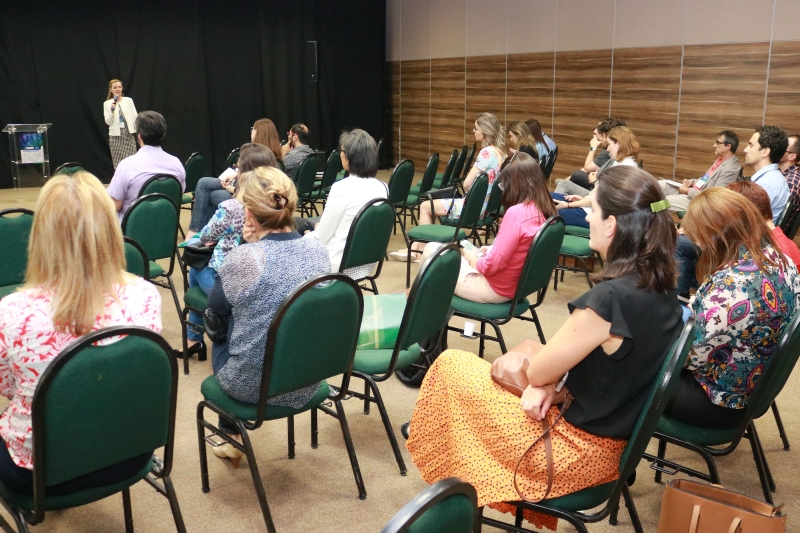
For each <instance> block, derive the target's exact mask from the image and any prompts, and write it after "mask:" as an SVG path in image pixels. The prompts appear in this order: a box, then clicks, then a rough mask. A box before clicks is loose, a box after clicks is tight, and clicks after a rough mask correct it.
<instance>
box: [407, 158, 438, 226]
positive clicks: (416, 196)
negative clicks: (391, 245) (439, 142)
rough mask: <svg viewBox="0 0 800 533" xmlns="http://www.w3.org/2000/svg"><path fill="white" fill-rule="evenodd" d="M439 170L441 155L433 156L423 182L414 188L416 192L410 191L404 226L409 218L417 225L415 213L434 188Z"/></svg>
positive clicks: (423, 175)
mask: <svg viewBox="0 0 800 533" xmlns="http://www.w3.org/2000/svg"><path fill="white" fill-rule="evenodd" d="M438 168H439V154H436V153H435V154H433V155H432V156H431V157H430V158H429V159H428V164H427V166H426V167H425V172H424V173H423V174H422V180H421V181H420V184H419V186H418V187H417V186H414V187H412V188H413V189H416V190H415V191H413V192H412V191H411V189H409V191H408V199H407V200H406V205H405V207H404V208H403V224H406V222H407V217H408V216H411V221H412V222H413V223H414V225H415V226H416V225H417V218H416V216H414V211H415V210H416V209H417V208H418V207H419V206H420V204H421V203H422V202H424V201H425V193H427V192H428V191H430V190H431V188H432V187H433V180H434V179H436V170H437V169H438Z"/></svg>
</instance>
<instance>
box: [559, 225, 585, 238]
mask: <svg viewBox="0 0 800 533" xmlns="http://www.w3.org/2000/svg"><path fill="white" fill-rule="evenodd" d="M564 234H566V235H574V236H576V237H584V238H586V239H588V238H589V228H584V227H583V226H564Z"/></svg>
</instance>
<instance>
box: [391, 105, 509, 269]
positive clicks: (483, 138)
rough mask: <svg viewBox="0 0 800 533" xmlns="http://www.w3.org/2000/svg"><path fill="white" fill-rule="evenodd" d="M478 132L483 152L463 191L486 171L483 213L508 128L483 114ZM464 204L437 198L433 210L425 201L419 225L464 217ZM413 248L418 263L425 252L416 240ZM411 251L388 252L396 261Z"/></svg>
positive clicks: (502, 155) (461, 200) (420, 213)
mask: <svg viewBox="0 0 800 533" xmlns="http://www.w3.org/2000/svg"><path fill="white" fill-rule="evenodd" d="M472 131H473V133H474V134H475V140H476V141H477V142H478V143H480V145H481V151H480V153H478V157H476V158H475V164H474V165H473V166H472V168H471V169H470V171H469V173H468V174H467V177H466V179H465V180H464V190H466V191H469V189H470V187H472V183H473V182H474V181H475V178H477V177H478V176H479V175H481V174H483V173H486V175H487V176H489V187H488V189H486V199H485V200H484V202H483V208H481V216H483V212H484V211H485V210H486V204H487V203H488V202H489V196H491V193H492V186H493V185H494V181H495V178H496V177H497V173H498V172H499V171H500V165H502V164H503V161H505V158H506V152H505V136H506V135H505V131H504V130H503V126H501V125H500V121H499V120H497V117H496V116H494V115H492V114H491V113H481V114H479V115H478V116H477V118H476V119H475V126H474V127H473V128H472ZM463 207H464V199H463V198H455V199H443V200H434V201H433V209H434V211H433V212H431V202H423V203H422V205H420V208H419V224H420V226H421V225H423V224H433V217H434V216H445V215H448V216H449V217H450V218H458V217H460V216H461V209H462V208H463ZM413 246H414V248H413V249H412V250H411V253H412V254H414V256H415V257H414V258H412V259H413V260H414V261H415V262H419V257H418V256H419V255H420V254H421V253H422V243H414V245H413ZM407 254H408V250H407V249H405V248H402V249H400V250H398V251H397V252H392V253H390V254H389V258H390V259H391V260H393V261H405V260H406V256H407Z"/></svg>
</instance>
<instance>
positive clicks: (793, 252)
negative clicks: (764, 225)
mask: <svg viewBox="0 0 800 533" xmlns="http://www.w3.org/2000/svg"><path fill="white" fill-rule="evenodd" d="M772 238H773V239H775V242H776V243H778V248H780V249H781V252H783V255H785V256H786V257H788V258H789V259H791V260H792V262H793V263H794V265H795V266H796V267H800V250H798V248H797V245H796V244H795V243H794V241H792V240H791V239H789V237H787V236H786V234H785V233H783V230H782V229H781V228H779V227H778V226H775V229H773V230H772Z"/></svg>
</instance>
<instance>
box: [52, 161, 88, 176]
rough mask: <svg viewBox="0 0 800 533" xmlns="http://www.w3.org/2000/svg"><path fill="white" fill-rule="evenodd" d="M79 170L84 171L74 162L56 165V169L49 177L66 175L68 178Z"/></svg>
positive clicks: (81, 166)
mask: <svg viewBox="0 0 800 533" xmlns="http://www.w3.org/2000/svg"><path fill="white" fill-rule="evenodd" d="M81 170H84V168H83V165H81V164H80V163H75V162H74V161H70V162H68V163H63V164H61V165H58V168H56V169H55V170H54V171H53V173H52V174H51V176H57V175H59V174H67V175H68V176H71V175H72V174H75V173H76V172H80V171H81Z"/></svg>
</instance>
